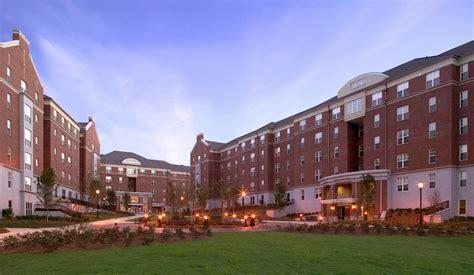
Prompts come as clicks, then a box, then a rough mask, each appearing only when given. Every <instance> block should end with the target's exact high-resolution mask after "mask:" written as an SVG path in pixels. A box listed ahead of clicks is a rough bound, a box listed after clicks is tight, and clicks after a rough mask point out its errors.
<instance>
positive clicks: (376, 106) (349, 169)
mask: <svg viewBox="0 0 474 275" xmlns="http://www.w3.org/2000/svg"><path fill="white" fill-rule="evenodd" d="M473 93H474V41H470V42H468V43H466V44H463V45H461V46H459V47H456V48H454V49H451V50H449V51H446V52H444V53H442V54H439V55H436V56H430V57H423V58H417V59H414V60H411V61H409V62H406V63H404V64H402V65H399V66H397V67H395V68H392V69H390V70H387V71H385V72H382V73H367V74H363V75H360V76H357V77H355V78H354V79H352V80H350V81H349V82H347V84H345V85H344V86H343V87H342V88H341V89H340V90H339V91H338V93H337V96H335V97H333V98H331V99H329V100H327V101H325V102H323V103H321V104H318V105H316V106H314V107H312V108H310V109H308V110H305V111H303V112H300V113H298V114H296V115H293V116H291V117H288V118H285V119H283V120H280V121H278V122H271V123H269V124H267V125H265V126H263V127H261V128H259V129H257V130H255V131H252V132H250V133H248V134H245V135H243V136H241V137H238V138H236V139H234V140H232V141H230V142H227V143H219V142H212V141H208V140H205V139H204V135H203V134H199V135H198V136H197V140H196V144H195V146H194V148H193V149H192V151H191V159H190V162H191V180H192V181H193V182H194V183H196V184H198V183H199V184H202V185H204V186H208V185H210V184H216V183H225V184H226V185H228V184H230V185H233V186H235V187H237V188H240V189H242V190H245V191H246V196H245V197H244V198H243V199H244V203H245V204H246V205H248V204H267V203H272V202H273V201H274V197H273V194H274V192H275V187H276V185H277V184H285V186H286V189H287V197H288V199H289V201H291V202H293V204H291V205H290V206H288V207H287V209H286V210H287V211H288V212H294V213H298V212H322V213H323V215H337V216H338V217H339V218H342V219H347V218H348V217H349V216H351V214H353V213H351V209H352V207H353V206H354V207H356V209H358V208H359V207H360V202H359V200H358V198H359V196H360V181H361V177H362V175H364V174H371V175H373V176H374V177H375V180H376V195H375V209H374V210H373V211H371V212H373V213H369V215H370V216H372V215H380V214H381V213H382V212H383V211H385V210H387V209H395V208H417V207H419V188H418V187H417V183H418V182H420V181H421V182H423V183H424V187H423V189H422V196H423V197H422V204H423V207H428V206H431V205H432V204H434V203H437V202H439V203H441V202H447V203H449V208H447V209H445V210H444V211H443V212H442V215H443V217H444V218H448V217H452V216H457V215H459V216H474V129H472V126H470V124H472V123H473V122H474V111H473V110H474V109H473V106H474V95H473ZM239 202H241V201H240V199H239ZM444 205H445V206H446V205H447V204H446V203H445V204H444Z"/></svg>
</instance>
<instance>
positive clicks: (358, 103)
mask: <svg viewBox="0 0 474 275" xmlns="http://www.w3.org/2000/svg"><path fill="white" fill-rule="evenodd" d="M346 110H347V114H348V115H350V114H354V113H357V112H360V111H362V98H358V99H355V100H352V101H350V102H348V103H347V104H346Z"/></svg>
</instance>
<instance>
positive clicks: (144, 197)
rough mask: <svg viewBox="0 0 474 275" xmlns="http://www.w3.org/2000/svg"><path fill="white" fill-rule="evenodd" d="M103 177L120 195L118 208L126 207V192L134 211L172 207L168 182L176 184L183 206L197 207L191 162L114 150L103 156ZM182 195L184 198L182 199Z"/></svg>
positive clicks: (180, 206) (179, 204)
mask: <svg viewBox="0 0 474 275" xmlns="http://www.w3.org/2000/svg"><path fill="white" fill-rule="evenodd" d="M100 161H101V162H100V180H101V182H102V183H103V184H104V185H105V188H106V189H109V188H111V189H112V190H114V191H115V192H116V195H117V198H118V199H117V208H118V209H119V210H121V211H125V210H126V209H125V208H124V205H123V196H124V194H125V193H128V194H129V195H130V199H131V200H130V201H131V203H130V209H129V210H130V211H132V212H149V211H152V210H153V211H161V210H165V209H166V207H169V204H170V203H169V202H167V198H168V197H167V195H166V192H167V190H169V189H168V183H170V184H173V185H174V186H175V190H176V193H177V197H178V199H179V200H178V202H177V203H176V204H175V207H179V208H180V209H185V208H188V209H192V208H194V205H193V202H192V192H194V188H192V189H191V188H190V185H189V166H184V165H175V164H170V163H168V162H166V161H162V160H152V159H147V158H144V157H142V156H140V155H137V154H135V153H131V152H121V151H113V152H110V153H108V154H105V155H101V158H100ZM181 197H182V198H183V199H182V200H181Z"/></svg>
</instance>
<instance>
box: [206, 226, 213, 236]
mask: <svg viewBox="0 0 474 275" xmlns="http://www.w3.org/2000/svg"><path fill="white" fill-rule="evenodd" d="M204 232H205V233H206V236H208V237H210V236H212V231H211V229H210V228H206V230H205V231H204Z"/></svg>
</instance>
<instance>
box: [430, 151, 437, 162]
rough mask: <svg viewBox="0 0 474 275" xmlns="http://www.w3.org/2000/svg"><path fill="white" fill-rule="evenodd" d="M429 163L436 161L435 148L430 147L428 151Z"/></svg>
mask: <svg viewBox="0 0 474 275" xmlns="http://www.w3.org/2000/svg"><path fill="white" fill-rule="evenodd" d="M428 157H429V163H430V164H433V163H436V149H430V150H429V153H428Z"/></svg>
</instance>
